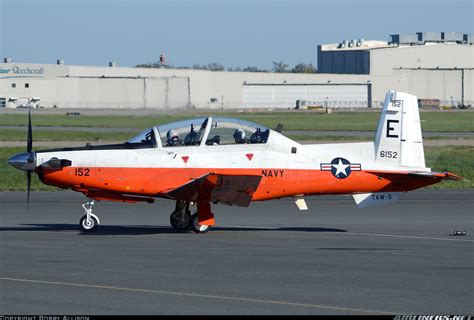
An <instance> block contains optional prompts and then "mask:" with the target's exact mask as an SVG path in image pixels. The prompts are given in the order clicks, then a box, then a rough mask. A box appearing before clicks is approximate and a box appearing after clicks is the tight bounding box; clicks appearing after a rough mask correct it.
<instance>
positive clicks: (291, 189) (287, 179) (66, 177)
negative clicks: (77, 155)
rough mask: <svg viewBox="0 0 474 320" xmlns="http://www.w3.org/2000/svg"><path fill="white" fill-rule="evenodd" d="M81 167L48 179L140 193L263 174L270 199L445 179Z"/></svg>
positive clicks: (262, 194) (261, 189)
mask: <svg viewBox="0 0 474 320" xmlns="http://www.w3.org/2000/svg"><path fill="white" fill-rule="evenodd" d="M76 169H77V168H75V167H64V168H63V169H62V170H51V169H44V170H43V172H41V173H40V174H41V178H42V181H43V182H44V183H46V184H49V185H54V186H58V187H62V188H73V189H80V190H89V189H94V190H95V189H97V190H106V191H109V192H114V193H126V194H132V195H140V196H161V195H164V194H165V193H166V192H168V191H170V190H172V189H174V188H177V187H179V186H181V185H183V184H185V183H187V182H189V181H191V180H192V179H196V178H198V177H200V176H202V175H204V174H207V173H209V172H214V173H218V174H231V175H262V176H263V178H262V180H261V182H260V185H259V186H258V188H257V190H256V192H255V193H254V194H253V197H252V200H268V199H275V198H282V197H289V196H294V195H300V194H304V195H311V194H351V193H355V192H362V193H369V192H382V191H386V192H394V191H408V190H413V189H417V188H420V187H423V186H426V185H430V184H434V183H437V182H439V180H440V179H439V178H433V179H426V178H416V177H410V176H408V175H398V176H396V177H395V178H391V180H389V179H388V178H384V177H382V176H378V175H377V174H374V173H368V172H365V171H352V172H351V174H350V175H349V176H348V177H347V178H345V179H337V178H335V177H334V176H333V175H332V174H331V172H330V171H321V170H307V169H278V168H276V169H268V168H265V169H255V168H252V169H211V168H116V167H115V168H110V167H102V168H101V167H95V168H92V167H90V168H88V169H89V171H88V172H87V175H85V172H84V171H82V173H81V172H80V171H79V173H78V170H76ZM80 174H82V175H80Z"/></svg>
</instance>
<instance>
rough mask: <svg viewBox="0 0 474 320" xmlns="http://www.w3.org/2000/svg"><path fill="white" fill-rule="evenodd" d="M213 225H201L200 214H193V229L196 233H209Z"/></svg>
mask: <svg viewBox="0 0 474 320" xmlns="http://www.w3.org/2000/svg"><path fill="white" fill-rule="evenodd" d="M211 228H212V226H208V225H205V224H204V225H199V216H198V214H197V213H195V214H193V215H192V216H191V229H192V230H193V232H194V233H207V232H209V230H211Z"/></svg>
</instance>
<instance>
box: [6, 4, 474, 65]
mask: <svg viewBox="0 0 474 320" xmlns="http://www.w3.org/2000/svg"><path fill="white" fill-rule="evenodd" d="M473 16H474V1H473V0H359V1H355V0H354V1H349V0H192V1H191V0H175V1H171V0H161V1H160V0H154V1H152V0H133V1H132V0H128V1H123V0H114V1H112V0H93V1H92V0H0V56H1V57H2V59H3V57H11V58H12V59H13V60H14V61H15V62H26V63H56V60H57V59H63V60H64V61H65V63H66V64H72V65H107V64H108V62H109V61H115V62H116V63H117V65H118V66H135V65H137V64H140V63H149V62H156V61H158V60H159V56H160V54H161V53H164V54H165V57H166V61H167V63H169V64H172V65H175V66H193V65H194V64H200V65H206V64H208V63H213V62H215V63H220V64H222V65H224V67H226V68H229V67H232V68H235V67H247V66H257V67H258V68H260V69H272V67H273V63H272V62H273V61H284V62H285V63H286V64H288V65H289V66H290V67H292V66H294V65H295V64H297V63H300V62H303V63H312V64H313V65H317V45H318V44H327V43H338V42H341V41H342V40H345V39H346V40H349V39H359V38H364V39H366V40H385V41H388V40H389V35H390V34H397V33H400V34H404V33H415V32H420V31H425V32H429V31H433V32H441V31H447V32H449V31H455V32H463V33H474V21H473V19H474V18H473Z"/></svg>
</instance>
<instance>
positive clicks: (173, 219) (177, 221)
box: [170, 211, 192, 232]
mask: <svg viewBox="0 0 474 320" xmlns="http://www.w3.org/2000/svg"><path fill="white" fill-rule="evenodd" d="M185 217H186V219H185V221H181V213H177V212H176V211H173V213H172V214H171V215H170V224H171V227H173V229H174V230H175V231H178V232H186V231H188V230H189V228H190V227H191V224H192V222H191V221H192V220H191V215H190V214H188V213H186V215H185Z"/></svg>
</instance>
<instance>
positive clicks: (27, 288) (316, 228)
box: [0, 190, 474, 315]
mask: <svg viewBox="0 0 474 320" xmlns="http://www.w3.org/2000/svg"><path fill="white" fill-rule="evenodd" d="M25 199H26V193H21V192H3V193H0V314H74V315H90V314H173V315H174V314H177V315H180V314H198V315H203V314H244V315H247V314H356V315H358V314H362V315H363V314H439V315H441V314H443V315H445V314H451V315H459V314H471V315H472V314H474V291H473V288H474V254H473V253H474V250H473V249H474V238H473V236H472V235H473V232H474V219H473V218H474V190H463V191H456V190H454V191H453V190H449V191H447V190H421V191H414V192H411V193H407V194H403V195H402V196H401V198H400V200H399V201H398V202H397V203H395V204H392V205H388V206H384V207H372V208H367V209H357V207H356V206H355V204H354V202H353V200H352V198H351V197H344V196H321V197H309V198H307V203H308V206H309V210H308V211H298V210H297V208H296V206H295V204H294V203H293V201H292V200H291V199H281V200H276V201H267V202H256V203H252V204H251V206H250V207H249V208H239V207H229V206H225V205H220V204H219V205H214V206H213V212H214V213H215V214H216V222H217V226H216V227H214V228H213V229H212V230H211V231H210V232H209V233H206V234H194V233H175V232H174V231H173V230H172V229H171V227H170V226H169V214H170V213H171V211H172V210H173V208H174V203H173V202H172V201H168V200H161V199H160V200H157V201H156V202H155V203H154V204H123V203H115V202H99V203H98V204H97V205H96V206H95V207H94V213H95V214H97V215H98V216H99V217H100V220H101V223H102V225H101V226H99V228H98V229H97V230H96V231H95V232H94V233H81V232H80V231H78V221H79V219H80V217H81V216H82V215H83V214H84V213H83V210H82V208H81V206H80V205H81V204H82V203H84V202H85V200H86V199H85V198H84V196H82V195H81V194H77V193H73V192H34V193H32V194H31V202H30V210H29V212H26V204H25ZM454 230H462V231H466V232H467V235H465V236H453V231H454Z"/></svg>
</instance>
